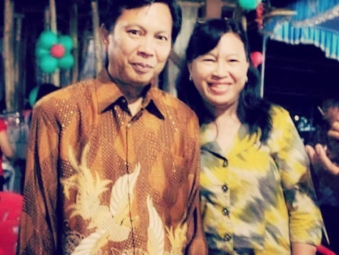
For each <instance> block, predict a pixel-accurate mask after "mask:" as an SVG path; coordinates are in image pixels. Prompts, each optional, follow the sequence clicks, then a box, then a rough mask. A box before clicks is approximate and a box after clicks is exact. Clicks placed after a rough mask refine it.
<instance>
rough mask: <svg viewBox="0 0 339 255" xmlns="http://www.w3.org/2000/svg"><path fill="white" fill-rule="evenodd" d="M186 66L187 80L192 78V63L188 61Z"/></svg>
mask: <svg viewBox="0 0 339 255" xmlns="http://www.w3.org/2000/svg"><path fill="white" fill-rule="evenodd" d="M187 68H188V73H189V78H188V79H189V80H190V81H191V80H192V63H188V64H187Z"/></svg>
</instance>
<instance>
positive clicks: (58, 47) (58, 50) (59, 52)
mask: <svg viewBox="0 0 339 255" xmlns="http://www.w3.org/2000/svg"><path fill="white" fill-rule="evenodd" d="M65 53H66V49H65V47H64V46H63V45H62V44H54V45H53V46H52V48H51V55H52V56H53V57H55V58H62V57H63V56H65Z"/></svg>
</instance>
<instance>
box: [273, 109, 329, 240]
mask: <svg viewBox="0 0 339 255" xmlns="http://www.w3.org/2000/svg"><path fill="white" fill-rule="evenodd" d="M272 122H273V137H274V144H275V146H276V147H277V148H276V158H275V159H276V163H277V165H278V168H279V171H280V174H281V181H282V187H283V190H284V196H285V201H286V205H287V208H288V213H289V226H290V239H291V242H300V243H307V244H313V245H319V244H320V241H321V232H322V226H323V221H322V217H321V213H320V210H319V207H318V204H317V200H316V196H315V191H314V187H313V184H312V179H311V174H310V166H309V160H308V157H307V154H306V151H305V147H304V144H303V142H302V140H301V138H300V136H299V134H298V132H297V129H296V128H295V126H294V123H293V121H292V119H291V117H290V115H289V113H288V112H287V111H285V110H284V109H282V108H277V109H276V110H275V111H274V113H273V115H272Z"/></svg>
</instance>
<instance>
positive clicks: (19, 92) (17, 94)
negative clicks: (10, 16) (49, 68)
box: [14, 14, 24, 111]
mask: <svg viewBox="0 0 339 255" xmlns="http://www.w3.org/2000/svg"><path fill="white" fill-rule="evenodd" d="M22 19H23V15H18V14H16V15H15V24H16V26H15V28H16V33H15V51H14V54H15V55H14V56H15V57H14V98H15V109H16V110H19V111H21V110H22V109H23V104H24V94H23V86H22V85H23V80H22V79H20V78H21V77H20V76H21V75H20V74H21V73H22V54H21V53H22V52H21V39H22V38H21V34H22Z"/></svg>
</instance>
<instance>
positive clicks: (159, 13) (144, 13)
mask: <svg viewBox="0 0 339 255" xmlns="http://www.w3.org/2000/svg"><path fill="white" fill-rule="evenodd" d="M118 23H120V24H121V25H122V26H126V25H138V26H142V27H143V26H146V27H145V28H147V27H148V26H152V27H158V28H160V27H162V29H166V28H167V29H172V23H173V20H172V15H171V13H170V10H169V7H168V6H167V5H166V4H163V3H153V4H149V5H146V6H143V7H140V8H134V9H125V10H123V12H122V13H121V15H120V17H119V18H118Z"/></svg>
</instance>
